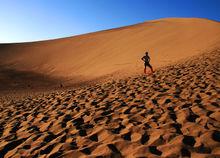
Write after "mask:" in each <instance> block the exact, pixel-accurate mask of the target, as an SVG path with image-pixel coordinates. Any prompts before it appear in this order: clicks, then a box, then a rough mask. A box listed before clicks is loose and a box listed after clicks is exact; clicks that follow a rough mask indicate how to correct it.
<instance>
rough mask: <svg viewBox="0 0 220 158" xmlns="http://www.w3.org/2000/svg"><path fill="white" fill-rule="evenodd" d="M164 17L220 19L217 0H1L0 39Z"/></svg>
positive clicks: (62, 33)
mask: <svg viewBox="0 0 220 158" xmlns="http://www.w3.org/2000/svg"><path fill="white" fill-rule="evenodd" d="M164 17H201V18H209V19H213V20H217V21H220V0H0V43H9V42H23V41H36V40H45V39H53V38H61V37H68V36H72V35H78V34H84V33H88V32H94V31H99V30H105V29H110V28H115V27H120V26H126V25H131V24H136V23H140V22H143V21H147V20H152V19H159V18H164Z"/></svg>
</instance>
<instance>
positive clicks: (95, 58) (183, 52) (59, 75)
mask: <svg viewBox="0 0 220 158" xmlns="http://www.w3.org/2000/svg"><path fill="white" fill-rule="evenodd" d="M219 43H220V24H219V22H215V21H211V20H207V19H197V18H179V19H178V18H171V19H160V20H153V21H149V22H144V23H141V24H136V25H133V26H128V27H122V28H117V29H112V30H106V31H100V32H95V33H90V34H85V35H80V36H74V37H69V38H63V39H57V40H50V41H42V42H32V43H21V44H0V80H1V83H0V84H1V85H0V87H1V88H2V87H4V88H8V87H13V88H14V89H15V88H17V87H19V86H20V87H24V86H25V85H23V84H22V83H24V82H25V83H26V86H27V85H28V84H29V85H31V86H33V87H34V88H36V87H38V86H40V85H41V86H45V84H42V83H44V82H46V80H48V83H50V82H51V80H54V81H56V85H57V84H59V83H60V82H63V84H64V85H65V83H66V80H67V79H68V82H71V83H73V82H79V81H85V80H86V81H88V80H92V79H96V78H97V77H103V76H105V75H108V74H112V73H113V74H116V72H117V75H118V76H124V75H127V76H130V75H131V74H134V73H137V72H138V73H140V72H142V66H143V63H142V62H141V61H140V58H141V57H142V56H143V54H144V52H145V51H146V50H148V51H149V52H150V56H151V58H152V65H153V66H154V67H160V66H164V65H167V64H170V63H172V62H175V61H178V60H179V59H183V58H186V57H190V56H193V55H196V54H198V53H201V52H203V51H206V50H210V49H212V48H213V47H216V46H219ZM15 74H22V75H20V76H22V77H17V78H16V79H15V78H14V76H17V75H15ZM32 76H37V77H32ZM36 78H37V79H36ZM42 78H43V79H44V80H43V82H42ZM57 80H58V81H57ZM59 80H60V82H59ZM32 81H33V82H32ZM2 83H4V84H2ZM53 85H55V84H53Z"/></svg>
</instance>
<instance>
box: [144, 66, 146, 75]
mask: <svg viewBox="0 0 220 158" xmlns="http://www.w3.org/2000/svg"><path fill="white" fill-rule="evenodd" d="M146 66H147V65H146V64H145V65H144V73H145V74H146Z"/></svg>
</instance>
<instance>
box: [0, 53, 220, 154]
mask: <svg viewBox="0 0 220 158" xmlns="http://www.w3.org/2000/svg"><path fill="white" fill-rule="evenodd" d="M219 94H220V49H217V50H215V51H212V52H206V53H205V54H200V55H198V56H194V57H193V58H191V59H189V60H186V61H182V62H178V63H176V64H171V65H169V66H166V67H162V68H160V69H158V70H157V71H156V72H155V73H154V74H152V75H148V76H146V75H137V76H135V77H128V78H124V79H120V80H109V81H105V82H103V83H99V84H95V85H92V86H87V87H82V88H75V89H72V90H69V91H62V92H54V93H48V94H44V95H43V94H42V95H38V96H34V97H33V96H29V97H26V98H24V99H21V100H7V99H4V98H2V101H1V106H0V142H1V143H0V155H1V156H5V157H20V156H23V157H50V158H53V157H54V158H55V157H97V156H100V157H101V156H103V157H129V156H130V157H169V158H171V157H173V158H175V157H195V158H197V157H220V96H219Z"/></svg>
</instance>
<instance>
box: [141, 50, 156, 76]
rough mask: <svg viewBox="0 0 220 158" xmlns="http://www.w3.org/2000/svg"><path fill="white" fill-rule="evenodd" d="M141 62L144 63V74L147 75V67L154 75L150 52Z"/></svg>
mask: <svg viewBox="0 0 220 158" xmlns="http://www.w3.org/2000/svg"><path fill="white" fill-rule="evenodd" d="M141 60H143V61H144V73H145V74H146V67H147V66H148V67H149V68H150V69H151V72H152V73H153V72H154V71H153V68H152V66H151V65H150V57H149V55H148V52H146V53H145V56H143V57H142V58H141Z"/></svg>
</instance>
